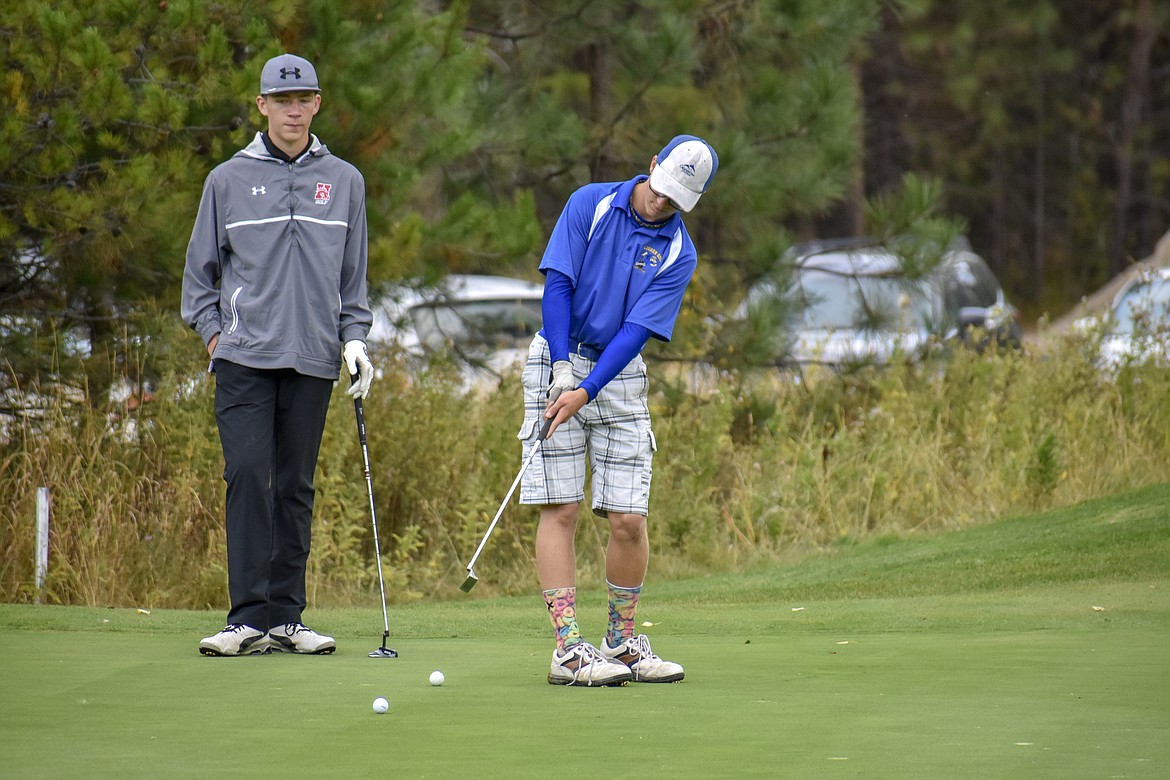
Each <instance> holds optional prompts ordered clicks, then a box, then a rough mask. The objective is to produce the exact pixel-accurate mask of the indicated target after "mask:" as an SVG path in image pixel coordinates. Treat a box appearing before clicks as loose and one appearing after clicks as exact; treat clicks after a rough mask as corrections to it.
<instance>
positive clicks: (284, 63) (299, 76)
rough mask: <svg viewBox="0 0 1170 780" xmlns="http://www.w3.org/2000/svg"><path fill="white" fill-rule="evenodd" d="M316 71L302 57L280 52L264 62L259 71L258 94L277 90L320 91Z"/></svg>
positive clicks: (267, 93)
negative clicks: (262, 67)
mask: <svg viewBox="0 0 1170 780" xmlns="http://www.w3.org/2000/svg"><path fill="white" fill-rule="evenodd" d="M320 91H321V86H320V85H319V84H318V83H317V71H316V69H315V68H314V67H313V64H312V63H311V62H309V61H308V60H306V59H305V58H304V57H298V56H296V55H295V54H281V55H280V56H277V57H273V58H272V59H270V60H269V61H268V62H266V63H264V70H262V71H261V72H260V94H261V95H275V94H277V93H278V92H320Z"/></svg>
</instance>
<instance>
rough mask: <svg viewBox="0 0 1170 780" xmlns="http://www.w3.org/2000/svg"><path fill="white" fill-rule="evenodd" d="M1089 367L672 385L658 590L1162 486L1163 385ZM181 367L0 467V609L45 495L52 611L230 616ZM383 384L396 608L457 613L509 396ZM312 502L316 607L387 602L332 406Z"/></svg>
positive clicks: (203, 425)
mask: <svg viewBox="0 0 1170 780" xmlns="http://www.w3.org/2000/svg"><path fill="white" fill-rule="evenodd" d="M176 338H178V337H176ZM182 338H186V339H190V336H189V335H187V334H184V335H183V336H182ZM1091 347H1092V345H1091V344H1089V343H1086V342H1078V341H1075V340H1069V341H1067V342H1066V343H1065V344H1064V345H1063V346H1062V347H1060V348H1058V349H1055V350H1053V351H1050V352H1049V353H1047V354H1046V355H1045V356H1043V357H1028V356H1013V355H1009V356H1002V357H997V358H984V357H979V356H975V355H971V354H968V353H958V354H955V355H953V356H952V357H951V359H949V360H947V361H945V362H937V363H932V364H929V365H926V366H896V367H891V368H888V369H883V370H870V371H863V372H860V373H857V374H853V375H849V376H844V377H840V376H827V377H821V378H819V379H817V380H816V381H811V380H810V381H804V382H799V383H798V382H793V381H791V380H790V378H784V377H780V376H778V375H774V374H773V375H770V376H761V375H760V374H758V373H753V374H750V375H727V376H724V377H721V378H720V380H719V382H718V386H717V387H716V388H714V389H713V390H711V391H710V392H708V393H705V394H703V395H701V396H700V395H694V394H689V393H685V392H681V391H680V389H679V388H678V387H674V386H672V385H670V384H669V383H668V382H665V381H659V382H658V384H656V385H654V386H655V387H656V388H657V390H658V391H659V392H657V393H655V395H654V397H653V399H652V403H653V413H654V415H655V433H656V436H657V439H658V442H659V451H658V453H657V454H656V456H655V461H654V487H653V490H652V496H651V513H650V534H651V544H652V548H653V556H652V562H651V566H652V572H653V574H652V576H654V577H671V576H681V575H687V574H696V573H702V572H708V571H722V570H727V569H737V568H738V569H743V568H748V567H752V566H755V565H757V564H758V563H760V562H765V561H773V560H778V559H782V558H784V557H785V556H787V555H790V554H791V551H793V550H803V549H807V548H811V547H823V546H826V545H834V544H841V543H849V542H852V541H856V540H860V539H865V538H868V537H873V536H879V535H886V534H910V533H917V532H924V531H941V530H948V529H956V528H962V527H966V526H969V525H973V524H978V523H984V522H988V521H991V520H995V519H997V518H1000V517H1006V516H1012V515H1018V514H1022V513H1029V512H1034V511H1037V510H1044V509H1047V508H1051V507H1056V506H1063V505H1067V504H1072V503H1076V502H1079V501H1082V500H1085V499H1089V498H1094V497H1098V496H1102V495H1107V494H1111V493H1116V492H1119V491H1122V490H1126V489H1130V488H1134V487H1137V486H1141V485H1146V484H1151V483H1156V482H1161V481H1164V480H1165V478H1166V477H1165V473H1164V466H1163V464H1165V463H1166V462H1168V461H1170V457H1168V456H1170V374H1167V372H1166V371H1164V370H1161V369H1158V368H1155V367H1143V366H1132V367H1128V368H1126V369H1124V370H1123V371H1122V372H1121V374H1120V375H1119V376H1118V377H1117V378H1116V379H1115V380H1114V379H1111V378H1108V377H1105V376H1103V375H1102V374H1101V372H1100V371H1098V370H1097V369H1096V368H1095V367H1094V365H1093V363H1092V357H1093V352H1092V348H1091ZM186 349H187V348H186V347H182V348H176V349H175V350H174V353H175V354H179V353H183V352H184V350H186ZM172 362H173V363H175V364H182V363H183V361H182V360H173V361H172ZM190 362H191V364H194V363H198V362H199V361H198V355H197V354H194V355H193V357H192V358H191V361H190ZM168 368H169V370H168V373H166V374H163V375H160V376H159V377H158V379H157V381H156V393H155V400H154V402H152V403H149V404H145V405H144V406H142V407H141V408H139V409H138V410H136V411H134V412H132V413H129V414H126V415H123V416H121V417H118V418H116V419H114V418H111V416H110V410H109V409H108V408H94V406H93V405H81V406H75V405H71V404H69V403H67V402H66V401H65V400H62V401H61V403H60V404H57V405H51V406H50V409H51V411H50V414H49V415H48V416H47V417H46V418H45V419H44V420H41V421H39V422H38V423H36V424H33V423H26V424H24V425H22V426H17V427H16V428H15V429H10V438H9V440H8V441H7V442H6V443H5V444H3V445H2V446H3V448H2V449H0V495H3V496H4V497H5V501H4V503H3V506H2V509H3V515H2V517H0V599H2V600H4V601H9V602H13V601H28V600H31V599H32V598H34V597H35V596H36V595H37V594H36V593H34V587H33V579H34V519H35V493H36V488H37V487H38V486H42V485H43V486H47V487H49V488H50V490H51V495H52V537H51V557H50V573H49V578H48V582H47V584H46V587H45V592H44V598H45V599H46V600H48V601H50V602H57V603H67V604H90V605H110V606H143V607H151V606H155V607H189V608H204V607H210V608H224V607H226V572H225V568H224V561H225V548H224V536H223V521H222V516H223V482H222V477H221V474H222V469H223V464H222V456H221V452H220V449H219V440H218V435H217V433H216V429H215V422H214V419H213V414H212V396H213V392H212V385H211V381H210V379H209V378H207V377H205V376H195V377H194V378H191V377H189V376H185V375H183V374H182V373H180V372H177V371H175V370H174V366H173V365H172V366H169V367H168ZM383 368H384V376H383V378H382V379H381V381H379V382H378V383H377V384H376V385H375V386H374V391H373V393H372V394H371V395H370V397H369V398H368V399H367V400H366V402H365V414H366V420H367V424H368V429H369V449H370V454H371V460H372V472H373V482H374V491H375V498H376V509H377V517H378V522H379V529H380V536H381V541H382V552H383V556H384V564H385V573H386V578H387V589H388V596H389V598H390V600H391V601H392V602H403V601H409V600H412V599H419V598H431V597H451V596H455V595H456V594H457V593H458V591H457V586H458V584H459V583H460V582H461V581H462V579H463V575H464V571H463V566H464V565H465V564H466V561H467V559H468V558H469V556H470V555H471V553H472V552H473V551H474V549H475V546H476V544H477V543H478V542H479V539H480V536H481V535H482V533H483V531H484V529H485V527H486V525H487V523H488V521H489V520H490V519H491V516H492V515H493V514H494V512H495V510H496V508H497V506H498V505H499V502H500V501H501V499H502V498H503V495H504V493H505V491H506V489H507V487H508V485H509V484H510V482H511V480H512V478H513V477H514V476H515V472H516V469H517V467H518V465H519V458H520V445H519V443H518V442H517V440H516V431H517V429H518V427H519V415H520V405H519V387H518V379H517V378H516V377H509V378H507V379H505V380H504V381H503V383H502V384H501V386H500V388H499V389H497V390H495V391H494V392H488V393H486V394H483V395H480V396H475V397H466V396H464V395H462V394H461V393H459V392H458V390H457V387H458V382H457V379H456V378H454V377H452V376H449V375H448V374H446V373H445V372H443V371H439V370H436V371H434V372H430V373H426V374H423V375H420V376H413V377H412V376H409V375H408V373H407V371H406V370H405V368H404V367H403V366H402V365H401V364H397V363H395V362H393V361H392V360H384V361H383ZM653 370H654V369H653V368H652V371H653ZM660 373H661V372H660ZM653 383H654V377H653V376H652V384H653ZM97 406H98V407H100V406H101V405H97ZM316 485H317V508H316V521H315V524H314V534H313V554H312V556H311V558H310V571H309V586H310V599H311V601H312V602H313V603H314V604H316V605H322V606H323V605H331V604H352V603H376V601H375V600H376V599H377V570H376V559H375V557H374V554H373V541H372V534H371V530H370V517H369V504H368V499H367V494H366V486H365V482H364V478H363V475H362V464H361V454H360V450H359V447H358V443H357V436H356V429H355V425H354V415H353V407H352V404H351V402H350V400H349V398H348V397H347V396H346V395H345V394H344V393H342V392H340V389H339V390H338V391H337V392H336V393H335V394H334V399H333V404H332V407H331V409H330V416H329V420H328V424H327V430H326V435H325V440H324V442H323V444H322V450H321V457H320V461H319V465H318V471H317V476H316ZM535 516H536V515H535V510H533V509H531V508H521V507H519V506H517V505H515V503H513V506H511V507H509V509H508V511H506V512H505V514H504V517H503V519H502V521H501V524H500V526H499V528H498V529H497V532H496V534H495V535H494V536H493V539H492V541H491V543H490V546H489V547H488V549H487V550H486V552H485V554H484V556H483V558H482V559H481V563H480V564H479V565H478V566H477V572H478V573H479V574H480V577H481V584H480V586H479V587H478V588H477V590H476V594H477V595H481V594H500V593H527V592H532V591H533V590H534V589H535V588H536V578H535V574H534V570H533V564H532V542H533V533H534V529H535ZM605 539H606V529H605V524H604V521H599V520H597V519H596V518H594V517H592V515H590V514H589V513H588V511H584V512H583V513H582V522H581V525H580V529H579V537H578V554H579V560H580V569H581V571H580V580H581V581H582V582H583V583H584V582H600V579H601V576H602V571H603V558H604V545H605Z"/></svg>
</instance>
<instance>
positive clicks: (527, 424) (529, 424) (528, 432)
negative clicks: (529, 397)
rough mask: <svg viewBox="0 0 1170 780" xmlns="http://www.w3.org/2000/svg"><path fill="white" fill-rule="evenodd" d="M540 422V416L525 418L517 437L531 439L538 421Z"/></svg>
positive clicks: (525, 439)
mask: <svg viewBox="0 0 1170 780" xmlns="http://www.w3.org/2000/svg"><path fill="white" fill-rule="evenodd" d="M539 422H540V418H538V417H533V418H531V419H529V418H525V419H524V423H523V424H522V425H521V426H520V432H519V433H517V434H516V438H517V439H519V440H520V441H528V440H529V439H531V438H532V436H533V434H534V433H535V431H536V426H537V423H539Z"/></svg>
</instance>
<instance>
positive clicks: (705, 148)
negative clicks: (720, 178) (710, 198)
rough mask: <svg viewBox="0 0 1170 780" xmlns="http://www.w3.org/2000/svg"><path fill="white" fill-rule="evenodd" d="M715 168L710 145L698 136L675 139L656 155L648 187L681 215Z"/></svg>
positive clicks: (716, 160) (696, 199) (704, 188)
mask: <svg viewBox="0 0 1170 780" xmlns="http://www.w3.org/2000/svg"><path fill="white" fill-rule="evenodd" d="M718 168H719V155H717V154H715V150H714V149H712V148H711V144H709V143H707V142H706V141H704V140H703V139H702V138H699V137H698V136H694V135H676V136H675V137H674V138H672V139H670V143H668V144H667V145H666V146H664V147H662V151H661V152H659V153H658V162H657V164H655V166H654V170H652V171H651V172H650V187H651V188H652V189H653V190H654V191H655V192H657V193H659V194H660V195H665V196H666V197H668V198H670V199H671V200H672V201H674V202H675V203H676V204H677V205H678V207H679V208H681V209H682V210H683V211H690V210H691V209H693V208H694V207H695V204H696V203H698V202H699V197H700V196H702V194H703V193H704V192H706V191H707V187H708V185H710V184H711V180H712V179H714V178H715V171H716V170H717V169H718Z"/></svg>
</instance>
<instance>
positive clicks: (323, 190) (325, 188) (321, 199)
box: [314, 181, 333, 206]
mask: <svg viewBox="0 0 1170 780" xmlns="http://www.w3.org/2000/svg"><path fill="white" fill-rule="evenodd" d="M332 191H333V185H332V184H326V183H325V182H323V181H319V182H317V195H316V196H315V198H314V202H315V203H316V204H317V205H318V206H324V205H325V204H327V203H328V202H329V193H330V192H332Z"/></svg>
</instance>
